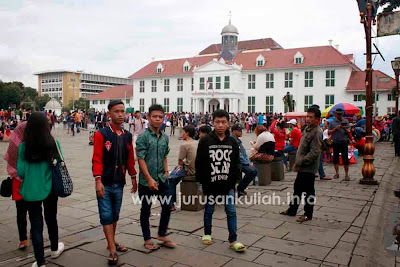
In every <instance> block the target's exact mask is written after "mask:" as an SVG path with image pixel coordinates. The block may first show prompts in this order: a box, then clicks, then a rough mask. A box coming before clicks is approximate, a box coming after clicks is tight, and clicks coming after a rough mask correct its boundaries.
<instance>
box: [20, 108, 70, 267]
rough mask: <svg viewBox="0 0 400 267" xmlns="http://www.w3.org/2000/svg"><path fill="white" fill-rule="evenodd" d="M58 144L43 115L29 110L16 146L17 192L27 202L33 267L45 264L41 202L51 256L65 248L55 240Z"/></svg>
mask: <svg viewBox="0 0 400 267" xmlns="http://www.w3.org/2000/svg"><path fill="white" fill-rule="evenodd" d="M57 146H58V147H59V146H60V144H59V143H58V141H57V142H56V141H55V140H54V138H53V137H52V136H51V134H50V126H49V123H48V121H47V118H46V115H44V114H43V113H41V112H35V113H32V115H31V116H30V118H29V120H28V122H27V124H26V129H25V133H24V142H22V143H21V144H20V146H19V149H18V162H17V175H18V177H20V179H21V180H22V185H21V188H20V194H21V196H22V198H23V199H24V200H25V201H26V202H27V207H28V212H29V220H30V222H31V232H32V244H33V250H34V254H35V258H36V262H34V263H33V265H32V267H36V266H45V265H44V264H45V258H44V249H43V215H42V205H43V207H44V218H45V221H46V225H47V228H48V233H49V239H50V243H51V257H52V258H57V257H58V256H60V254H61V253H62V252H63V251H64V244H63V243H62V242H60V243H59V242H58V225H57V201H58V196H57V195H56V194H54V193H53V192H52V169H51V164H52V161H53V159H56V158H59V157H60V156H58V153H57V150H58V149H57ZM60 154H61V153H60ZM61 155H62V154H61Z"/></svg>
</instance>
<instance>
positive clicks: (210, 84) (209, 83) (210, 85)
mask: <svg viewBox="0 0 400 267" xmlns="http://www.w3.org/2000/svg"><path fill="white" fill-rule="evenodd" d="M208 89H214V86H213V77H208V79H207V90H208Z"/></svg>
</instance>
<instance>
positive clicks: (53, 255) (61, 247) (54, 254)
mask: <svg viewBox="0 0 400 267" xmlns="http://www.w3.org/2000/svg"><path fill="white" fill-rule="evenodd" d="M64 248H65V247H64V243H63V242H59V243H58V250H57V251H52V252H51V258H52V259H56V258H58V257H59V256H60V255H61V253H63V251H64ZM32 267H33V266H32Z"/></svg>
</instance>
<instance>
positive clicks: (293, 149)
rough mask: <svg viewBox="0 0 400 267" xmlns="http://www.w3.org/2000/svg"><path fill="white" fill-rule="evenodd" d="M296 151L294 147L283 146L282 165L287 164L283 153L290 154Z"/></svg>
mask: <svg viewBox="0 0 400 267" xmlns="http://www.w3.org/2000/svg"><path fill="white" fill-rule="evenodd" d="M296 150H297V148H295V147H294V146H291V145H287V146H285V149H284V150H283V164H286V163H287V159H286V154H285V153H290V152H293V151H296Z"/></svg>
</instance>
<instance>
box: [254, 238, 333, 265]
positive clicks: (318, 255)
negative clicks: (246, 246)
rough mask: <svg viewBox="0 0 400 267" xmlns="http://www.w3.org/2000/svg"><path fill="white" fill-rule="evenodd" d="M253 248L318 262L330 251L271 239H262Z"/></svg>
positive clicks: (319, 247) (294, 242) (324, 248)
mask: <svg viewBox="0 0 400 267" xmlns="http://www.w3.org/2000/svg"><path fill="white" fill-rule="evenodd" d="M253 246H255V247H259V248H262V249H269V250H275V251H278V252H283V253H290V254H293V255H298V256H304V257H307V258H313V259H319V260H323V259H324V258H325V257H326V255H328V253H329V251H330V249H329V248H326V247H321V246H315V245H310V244H304V243H300V242H296V241H288V240H282V239H277V238H271V237H264V238H263V239H261V240H259V241H258V242H256V243H255V244H254V245H253Z"/></svg>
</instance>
